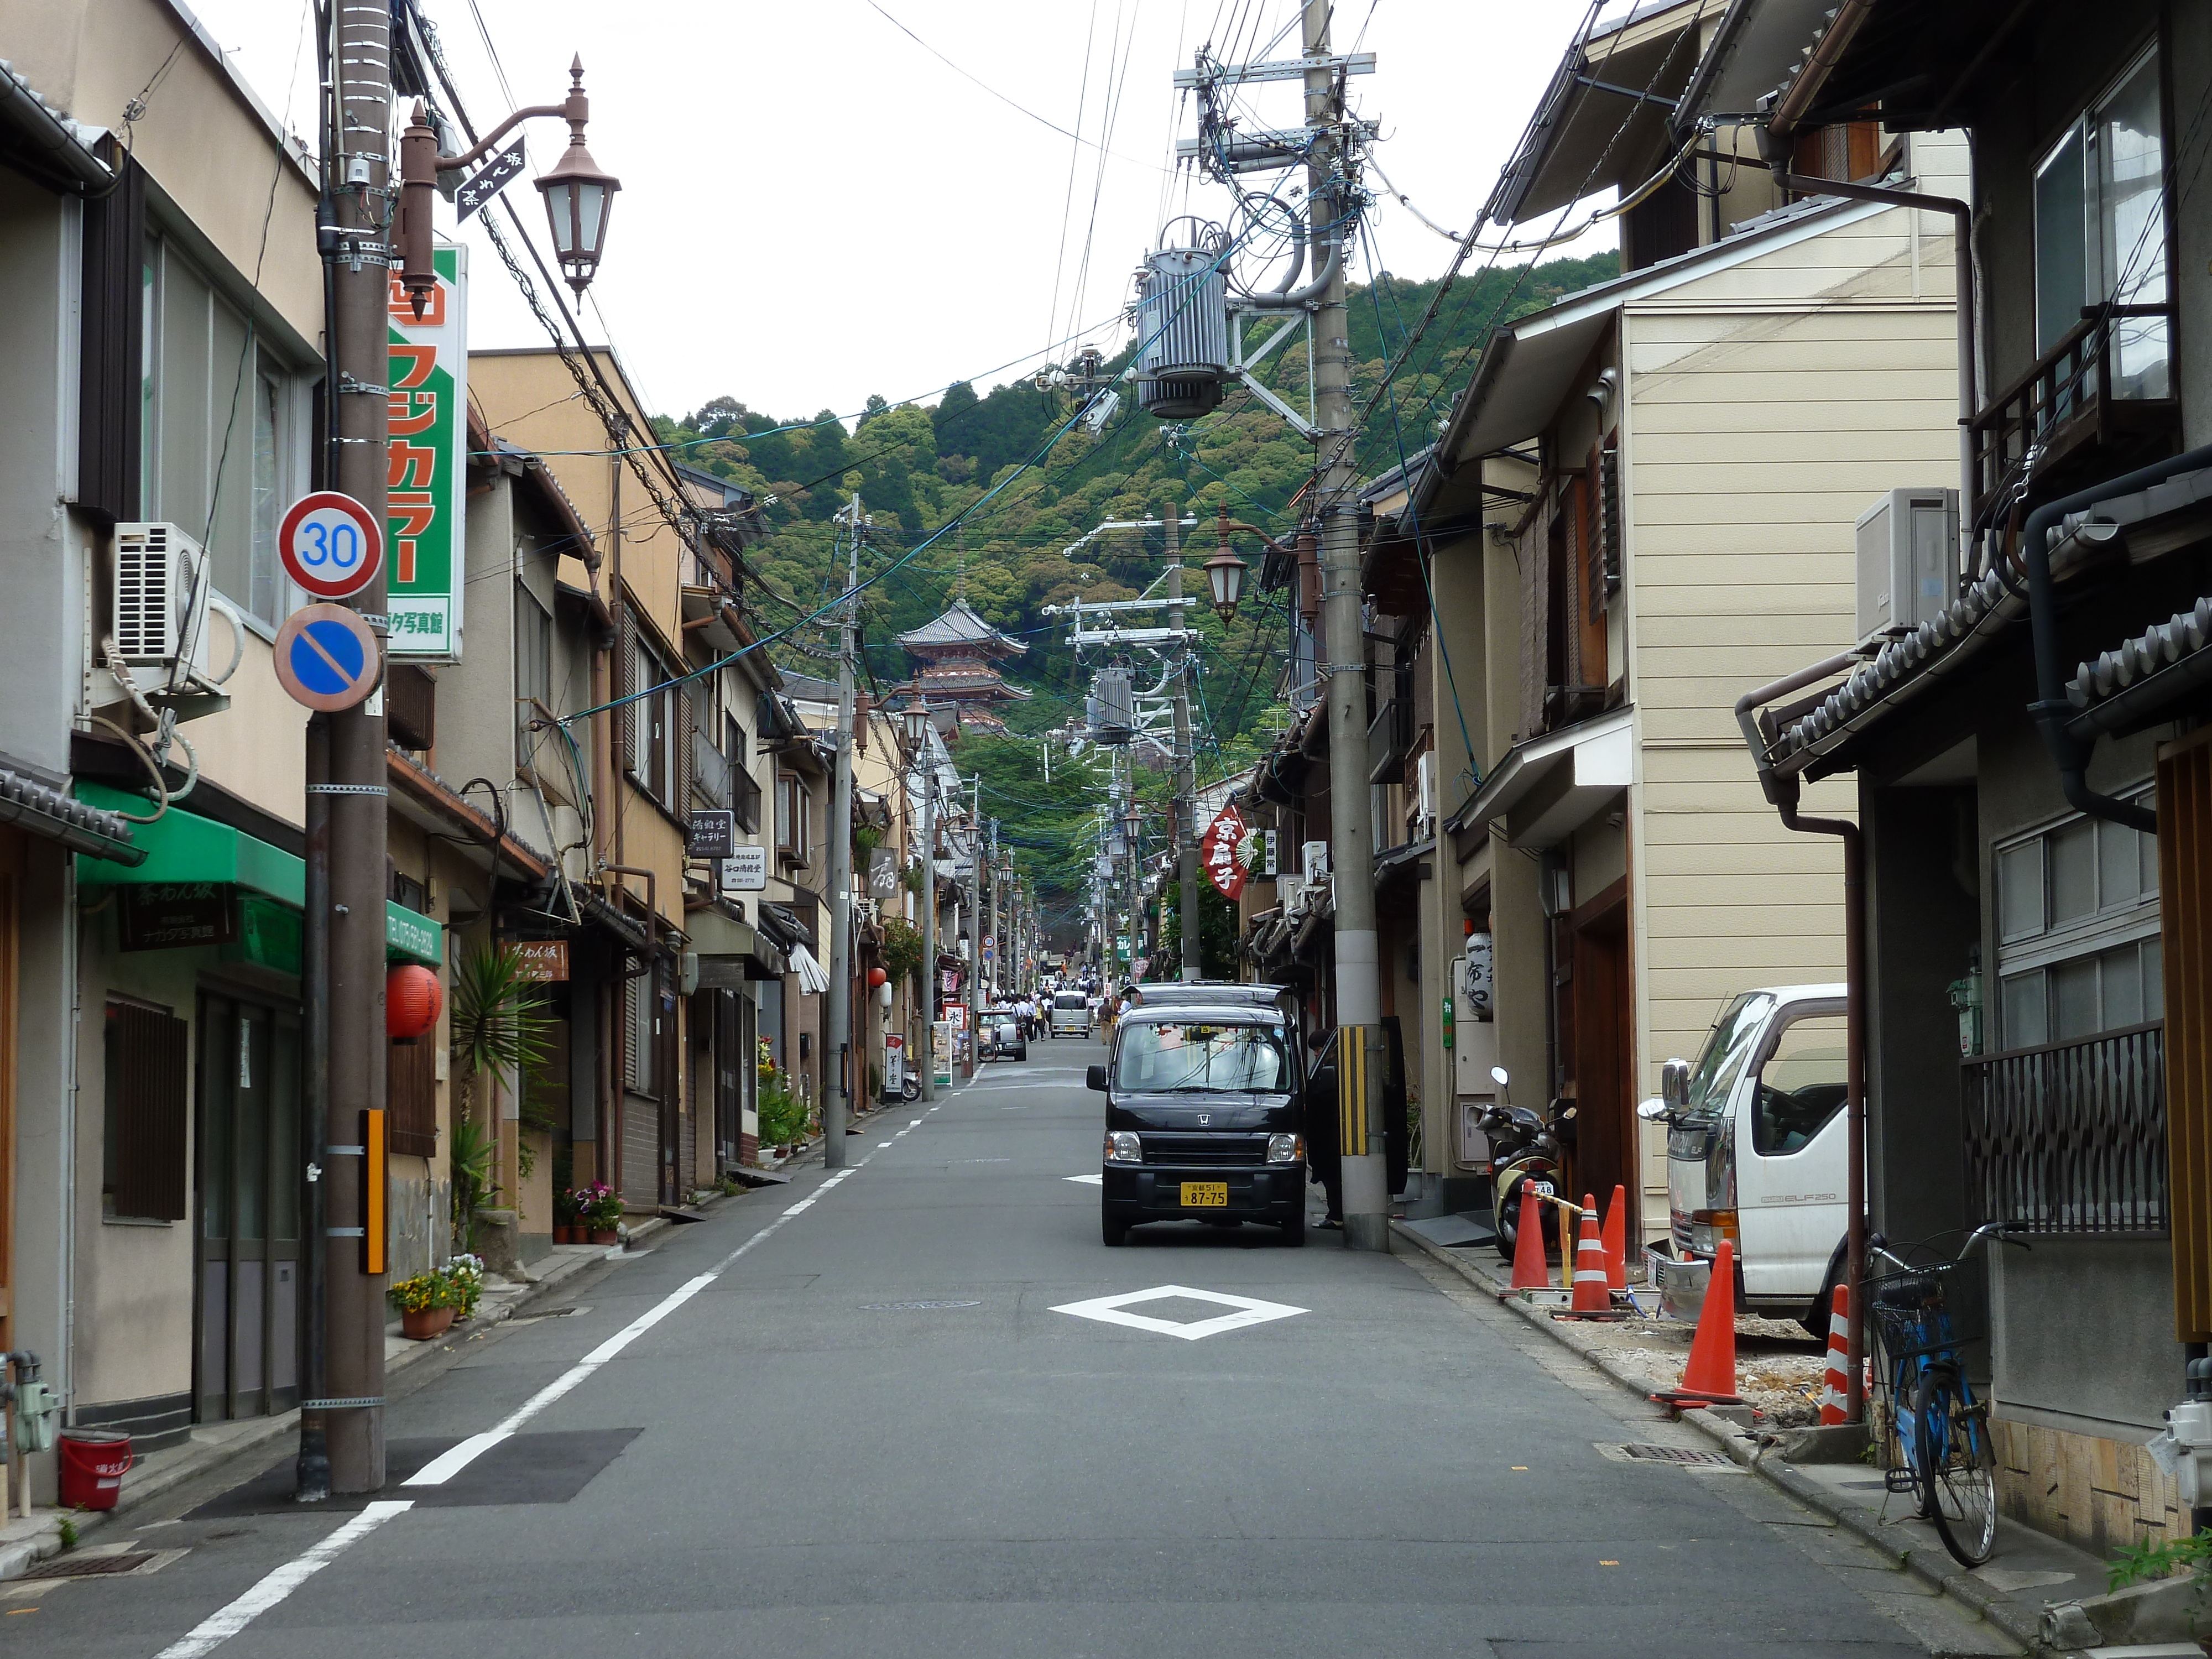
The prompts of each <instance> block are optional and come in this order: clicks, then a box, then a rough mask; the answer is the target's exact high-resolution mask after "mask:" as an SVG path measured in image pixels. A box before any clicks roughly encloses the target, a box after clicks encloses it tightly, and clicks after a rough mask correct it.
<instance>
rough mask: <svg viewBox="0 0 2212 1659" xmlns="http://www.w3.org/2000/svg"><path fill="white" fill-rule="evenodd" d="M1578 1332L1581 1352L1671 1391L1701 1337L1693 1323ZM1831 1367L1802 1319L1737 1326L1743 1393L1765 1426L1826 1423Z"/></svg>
mask: <svg viewBox="0 0 2212 1659" xmlns="http://www.w3.org/2000/svg"><path fill="white" fill-rule="evenodd" d="M1562 1323H1563V1324H1564V1322H1562ZM1570 1331H1571V1334H1570V1335H1569V1339H1568V1340H1570V1341H1571V1343H1572V1344H1573V1346H1576V1347H1578V1348H1583V1349H1585V1350H1586V1351H1588V1352H1591V1353H1595V1354H1601V1355H1603V1356H1604V1358H1606V1359H1607V1362H1609V1363H1610V1364H1613V1365H1616V1366H1618V1367H1620V1369H1621V1370H1624V1371H1626V1372H1628V1373H1629V1374H1631V1375H1632V1376H1636V1377H1638V1378H1640V1379H1643V1380H1644V1381H1646V1382H1648V1383H1650V1386H1651V1387H1652V1388H1654V1389H1671V1388H1673V1387H1674V1386H1675V1385H1676V1384H1677V1383H1680V1381H1681V1380H1682V1367H1683V1365H1684V1364H1686V1363H1687V1361H1688V1359H1689V1358H1690V1339H1691V1337H1692V1335H1693V1334H1695V1333H1694V1329H1693V1328H1692V1327H1691V1326H1688V1325H1677V1324H1674V1322H1671V1321H1662V1320H1644V1319H1632V1320H1624V1321H1623V1322H1620V1323H1619V1324H1617V1325H1609V1324H1597V1323H1577V1324H1575V1325H1573V1326H1572V1327H1571V1328H1570ZM1826 1364H1827V1344H1826V1342H1825V1341H1816V1340H1814V1339H1813V1338H1812V1337H1809V1336H1808V1335H1806V1334H1805V1328H1804V1327H1803V1326H1802V1325H1800V1324H1798V1323H1797V1322H1796V1321H1795V1320H1789V1319H1753V1318H1749V1317H1745V1318H1741V1319H1738V1320H1737V1321H1736V1322H1735V1377H1736V1392H1737V1393H1738V1394H1740V1395H1742V1396H1743V1398H1744V1400H1745V1401H1746V1402H1747V1404H1749V1405H1750V1406H1751V1407H1752V1408H1753V1410H1754V1411H1756V1412H1758V1413H1759V1414H1760V1419H1761V1421H1762V1424H1763V1425H1771V1426H1772V1427H1775V1428H1798V1427H1802V1426H1803V1425H1808V1424H1812V1423H1816V1422H1818V1421H1819V1420H1820V1380H1821V1376H1822V1375H1823V1373H1824V1372H1825V1371H1826Z"/></svg>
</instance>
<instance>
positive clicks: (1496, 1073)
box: [1490, 1066, 1513, 1088]
mask: <svg viewBox="0 0 2212 1659" xmlns="http://www.w3.org/2000/svg"><path fill="white" fill-rule="evenodd" d="M1490 1080H1491V1081H1492V1083H1495V1084H1497V1085H1498V1086H1499V1087H1500V1088H1503V1087H1504V1085H1506V1084H1508V1083H1510V1082H1511V1081H1512V1080H1513V1079H1510V1078H1509V1077H1507V1076H1506V1075H1505V1068H1504V1066H1492V1067H1491V1068H1490Z"/></svg>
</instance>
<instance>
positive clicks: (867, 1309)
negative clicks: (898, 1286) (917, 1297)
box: [860, 1302, 983, 1313]
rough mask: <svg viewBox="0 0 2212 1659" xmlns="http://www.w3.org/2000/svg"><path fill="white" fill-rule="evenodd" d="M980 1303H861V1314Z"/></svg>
mask: <svg viewBox="0 0 2212 1659" xmlns="http://www.w3.org/2000/svg"><path fill="white" fill-rule="evenodd" d="M982 1305H983V1304H981V1302H863V1303H862V1304H860V1311H861V1312H862V1313H922V1312H925V1311H927V1310H930V1309H932V1308H980V1307H981V1306H982Z"/></svg>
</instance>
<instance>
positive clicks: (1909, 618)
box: [1857, 489, 1959, 645]
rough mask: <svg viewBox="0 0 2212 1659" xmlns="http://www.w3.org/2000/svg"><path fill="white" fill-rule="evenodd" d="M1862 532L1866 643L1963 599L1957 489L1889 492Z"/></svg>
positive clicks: (1906, 630)
mask: <svg viewBox="0 0 2212 1659" xmlns="http://www.w3.org/2000/svg"><path fill="white" fill-rule="evenodd" d="M1857 536H1858V620H1859V635H1858V637H1859V643H1860V644H1861V645H1867V644H1869V643H1872V642H1876V641H1881V640H1885V639H1888V638H1891V637H1893V636H1894V635H1900V634H1910V633H1911V632H1912V630H1913V629H1916V628H1917V627H1919V626H1920V624H1921V623H1924V622H1928V621H1930V620H1932V619H1933V618H1935V617H1937V616H1940V615H1941V614H1942V612H1943V611H1944V610H1945V609H1947V608H1948V606H1949V605H1950V603H1951V601H1952V600H1953V599H1955V598H1957V597H1958V568H1959V492H1958V491H1957V490H1955V489H1892V490H1887V491H1885V492H1884V493H1883V494H1882V495H1877V496H1876V497H1875V502H1874V505H1873V506H1871V507H1869V508H1867V510H1866V511H1865V512H1863V513H1860V514H1859V518H1858V525H1857Z"/></svg>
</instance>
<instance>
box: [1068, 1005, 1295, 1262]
mask: <svg viewBox="0 0 2212 1659" xmlns="http://www.w3.org/2000/svg"><path fill="white" fill-rule="evenodd" d="M1089 1082H1090V1085H1091V1087H1092V1088H1093V1089H1097V1090H1099V1091H1102V1092H1103V1094H1104V1095H1105V1097H1106V1142H1105V1150H1104V1165H1103V1182H1102V1189H1101V1194H1100V1209H1099V1221H1100V1225H1101V1230H1102V1231H1103V1236H1104V1237H1105V1240H1106V1243H1109V1244H1119V1243H1121V1242H1122V1241H1123V1240H1124V1239H1125V1238H1127V1237H1128V1232H1129V1229H1130V1228H1132V1227H1133V1226H1135V1225H1138V1224H1139V1223H1140V1222H1146V1221H1206V1222H1211V1223H1212V1224H1214V1225H1218V1226H1235V1225H1237V1223H1239V1222H1242V1221H1264V1222H1269V1223H1272V1224H1273V1225H1275V1226H1278V1227H1279V1228H1281V1229H1282V1231H1283V1243H1285V1244H1292V1245H1297V1244H1303V1243H1305V1242H1306V1220H1305V1217H1306V1158H1305V1137H1304V1134H1303V1133H1301V1128H1302V1126H1303V1118H1302V1115H1301V1114H1302V1111H1303V1109H1304V1089H1303V1086H1302V1085H1303V1082H1304V1079H1302V1078H1301V1077H1300V1075H1299V1071H1298V1064H1297V1053H1296V1050H1295V1049H1294V1048H1293V1047H1292V1045H1291V1035H1290V1030H1289V1028H1288V1027H1287V1026H1286V1025H1285V1023H1284V1020H1283V1017H1282V1015H1281V1013H1280V1012H1278V1011H1276V1010H1274V1009H1273V1008H1266V1007H1249V1006H1247V1007H1241V1008H1240V1007H1230V1006H1213V1007H1202V1006H1184V1007H1167V1006H1158V1007H1155V1006H1149V1005H1146V1006H1138V1007H1135V1008H1133V1009H1131V1010H1129V1012H1127V1013H1125V1014H1123V1015H1122V1016H1121V1019H1120V1020H1119V1021H1118V1022H1117V1023H1116V1024H1115V1028H1114V1050H1113V1057H1112V1059H1111V1060H1109V1062H1108V1063H1107V1064H1106V1065H1104V1066H1092V1067H1091V1070H1090V1074H1089Z"/></svg>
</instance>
